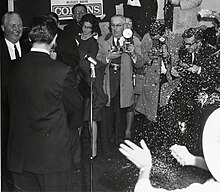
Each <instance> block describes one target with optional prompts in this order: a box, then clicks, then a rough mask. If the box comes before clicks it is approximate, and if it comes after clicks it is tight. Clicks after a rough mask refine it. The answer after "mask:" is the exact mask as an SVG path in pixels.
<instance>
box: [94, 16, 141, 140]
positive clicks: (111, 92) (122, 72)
mask: <svg viewBox="0 0 220 192" xmlns="http://www.w3.org/2000/svg"><path fill="white" fill-rule="evenodd" d="M110 26H111V32H112V36H111V37H110V38H108V39H105V38H103V37H100V38H99V39H98V43H99V51H98V55H97V59H98V60H100V61H102V62H104V63H106V65H107V67H106V75H105V79H104V91H105V93H106V94H107V95H108V102H107V105H106V107H105V112H104V114H103V115H104V117H105V120H103V121H102V122H101V126H102V129H105V130H106V134H108V135H106V137H107V138H106V141H107V142H108V141H110V140H111V139H113V140H114V142H115V143H116V144H118V143H120V142H121V141H122V140H123V139H124V138H125V137H128V138H130V137H131V133H130V127H131V126H132V123H133V117H134V115H133V84H132V73H133V66H134V67H138V66H139V65H142V56H141V42H140V41H139V40H138V38H136V37H134V38H133V43H130V44H129V45H128V46H127V49H126V50H125V49H124V43H125V38H124V37H123V31H124V28H125V17H123V16H121V15H115V16H113V17H112V18H111V21H110ZM114 113H115V116H114V115H113V114H114ZM114 119H115V120H114ZM113 122H114V124H113ZM124 122H126V125H125V123H124ZM112 128H114V130H112ZM125 129H126V130H129V131H128V132H127V133H126V134H125ZM103 132H104V131H103Z"/></svg>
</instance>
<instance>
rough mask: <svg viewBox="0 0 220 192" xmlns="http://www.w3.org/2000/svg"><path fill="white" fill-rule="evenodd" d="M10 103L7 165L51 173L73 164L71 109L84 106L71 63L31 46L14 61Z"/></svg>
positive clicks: (11, 74)
mask: <svg viewBox="0 0 220 192" xmlns="http://www.w3.org/2000/svg"><path fill="white" fill-rule="evenodd" d="M11 77H13V78H11ZM9 104H10V130H9V142H8V165H9V169H10V170H11V171H14V172H18V173H20V172H22V170H26V171H29V172H33V173H38V174H50V173H54V172H59V171H63V170H66V169H68V168H70V165H71V150H70V141H71V139H70V129H69V127H68V122H67V113H68V114H70V113H71V114H77V113H80V112H81V106H82V97H81V95H80V94H79V91H78V88H77V84H76V82H75V81H74V79H73V74H72V70H71V68H70V67H69V66H67V65H64V64H62V63H61V62H59V61H55V60H52V59H51V58H50V56H49V55H48V54H46V53H41V52H29V53H28V54H27V55H26V56H24V57H23V58H22V59H20V60H19V61H18V62H16V63H15V64H14V65H12V69H11V71H10V81H9Z"/></svg>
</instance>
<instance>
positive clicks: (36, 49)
mask: <svg viewBox="0 0 220 192" xmlns="http://www.w3.org/2000/svg"><path fill="white" fill-rule="evenodd" d="M31 51H37V52H42V53H46V54H48V55H50V52H49V51H48V50H46V49H42V48H36V47H32V48H31Z"/></svg>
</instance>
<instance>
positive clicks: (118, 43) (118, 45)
mask: <svg viewBox="0 0 220 192" xmlns="http://www.w3.org/2000/svg"><path fill="white" fill-rule="evenodd" d="M119 39H120V38H117V47H120V42H119Z"/></svg>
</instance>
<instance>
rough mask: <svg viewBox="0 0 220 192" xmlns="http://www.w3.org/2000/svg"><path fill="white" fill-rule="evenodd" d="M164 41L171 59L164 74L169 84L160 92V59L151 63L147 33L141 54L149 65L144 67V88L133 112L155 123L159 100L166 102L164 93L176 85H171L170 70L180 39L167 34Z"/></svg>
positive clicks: (175, 57) (150, 43)
mask: <svg viewBox="0 0 220 192" xmlns="http://www.w3.org/2000/svg"><path fill="white" fill-rule="evenodd" d="M166 39H167V41H166V44H167V48H168V52H169V55H170V59H171V60H170V61H171V62H168V66H167V72H166V76H167V80H168V81H169V83H167V84H166V85H167V86H166V87H162V89H161V90H160V74H161V63H162V58H161V57H158V59H154V60H153V61H152V60H151V59H150V58H149V56H148V52H149V51H150V49H151V48H152V40H151V37H150V35H149V33H146V34H145V35H144V37H143V39H142V54H143V56H144V60H145V61H146V63H150V65H146V68H145V77H144V86H143V87H142V90H141V93H140V97H139V100H138V102H137V105H136V107H135V110H136V111H137V112H139V113H141V114H144V115H145V116H146V117H147V118H148V119H149V120H150V121H156V119H157V111H158V106H159V102H160V101H159V100H161V101H162V100H166V98H164V97H168V96H169V95H168V94H167V93H166V92H167V91H168V89H169V90H173V86H175V85H176V82H175V84H173V83H174V82H173V81H172V80H171V75H170V70H171V67H172V66H173V65H175V63H176V61H177V60H178V49H179V46H180V45H181V42H182V38H181V36H178V35H174V34H167V35H166ZM169 94H170V91H169Z"/></svg>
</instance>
